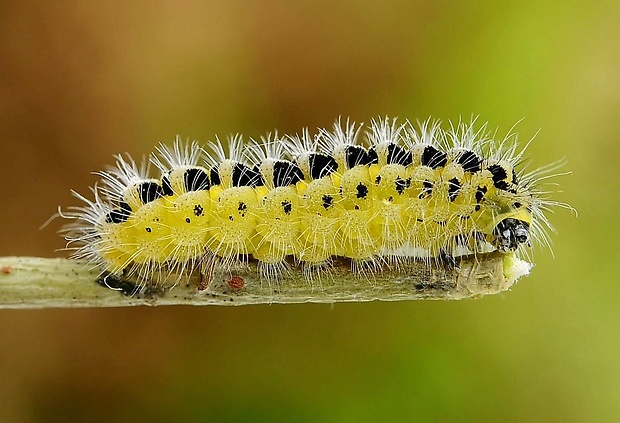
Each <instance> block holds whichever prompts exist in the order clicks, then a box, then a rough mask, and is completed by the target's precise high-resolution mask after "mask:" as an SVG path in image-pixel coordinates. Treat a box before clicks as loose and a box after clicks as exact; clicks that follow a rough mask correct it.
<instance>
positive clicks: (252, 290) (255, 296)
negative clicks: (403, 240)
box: [0, 252, 531, 309]
mask: <svg viewBox="0 0 620 423" xmlns="http://www.w3.org/2000/svg"><path fill="white" fill-rule="evenodd" d="M530 267H531V265H530V264H529V263H526V262H524V261H522V260H520V259H517V258H516V257H514V255H512V254H504V253H500V252H493V253H488V254H479V255H478V256H477V257H465V258H463V259H462V260H460V262H459V263H458V266H457V267H456V268H454V269H446V268H442V267H432V268H429V266H428V265H427V264H424V263H421V262H414V263H411V264H408V265H406V266H404V267H401V268H399V269H398V270H397V271H396V270H386V271H382V272H379V273H375V274H370V275H368V274H366V275H364V276H359V275H356V274H354V273H352V272H351V270H350V263H349V262H346V261H344V260H343V261H337V262H335V263H334V267H333V269H331V270H330V271H329V272H328V273H326V274H323V275H321V276H320V277H317V275H315V277H314V278H312V279H309V278H308V275H307V274H304V273H303V270H302V269H301V268H299V267H295V266H293V267H291V269H290V270H289V271H288V272H286V274H284V275H282V277H280V278H278V279H277V281H274V280H271V281H268V280H261V279H260V278H259V277H258V276H257V271H256V265H255V264H253V263H249V264H248V266H247V268H244V269H241V270H239V271H233V272H215V273H214V275H213V279H212V280H211V282H210V283H209V284H208V285H206V286H204V285H203V286H201V285H200V284H199V283H198V281H197V280H195V279H194V278H192V279H191V280H189V281H183V282H182V283H179V284H177V285H176V286H175V287H174V288H172V289H163V288H161V287H160V288H157V287H147V288H146V289H142V290H141V291H138V290H137V289H136V285H134V284H133V283H132V282H131V281H120V280H117V279H115V278H112V277H107V278H104V277H101V276H100V275H99V272H98V271H97V270H96V269H89V268H88V267H86V266H85V265H84V264H83V263H80V262H77V261H73V260H66V259H47V258H38V257H0V308H3V309H17V308H53V307H124V306H136V305H149V306H154V305H181V304H182V305H246V304H273V303H306V302H312V303H333V302H364V301H375V300H380V301H401V300H421V299H434V300H459V299H463V298H473V297H480V296H483V295H489V294H497V293H500V292H503V291H506V290H508V289H509V288H510V287H511V286H512V285H513V284H514V283H515V282H516V281H517V280H518V279H519V278H520V277H521V276H524V275H527V274H528V273H529V270H530ZM196 279H197V278H196ZM106 285H107V286H106ZM110 288H113V289H110Z"/></svg>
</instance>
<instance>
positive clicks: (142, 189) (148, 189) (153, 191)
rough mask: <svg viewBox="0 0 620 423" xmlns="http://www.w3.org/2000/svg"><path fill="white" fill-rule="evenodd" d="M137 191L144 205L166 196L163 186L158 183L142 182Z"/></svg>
mask: <svg viewBox="0 0 620 423" xmlns="http://www.w3.org/2000/svg"><path fill="white" fill-rule="evenodd" d="M137 189H138V195H139V196H140V201H141V202H142V204H148V203H150V202H151V201H155V200H157V199H158V198H161V197H163V195H164V193H163V190H162V188H161V186H160V185H159V184H158V183H157V182H151V181H148V182H142V183H141V184H139V185H138V187H137Z"/></svg>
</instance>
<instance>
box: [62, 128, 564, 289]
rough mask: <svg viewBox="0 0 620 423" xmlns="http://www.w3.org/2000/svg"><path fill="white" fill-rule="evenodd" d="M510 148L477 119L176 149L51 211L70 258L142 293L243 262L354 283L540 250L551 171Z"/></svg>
mask: <svg viewBox="0 0 620 423" xmlns="http://www.w3.org/2000/svg"><path fill="white" fill-rule="evenodd" d="M516 138H517V137H516V135H515V134H513V133H512V132H511V133H510V134H509V135H507V136H506V137H505V138H504V139H502V140H499V141H496V140H494V139H493V134H492V133H490V132H489V131H487V129H486V125H482V126H481V127H480V128H478V129H475V120H474V121H472V122H471V123H463V122H458V123H454V124H450V125H449V126H448V129H443V128H442V126H441V125H440V123H439V122H434V121H431V120H427V121H425V122H422V123H419V124H417V125H413V124H410V123H409V122H405V123H404V124H399V123H397V121H396V119H389V118H387V117H386V118H381V119H376V120H373V121H372V122H371V124H370V125H369V126H368V127H364V126H362V125H356V124H354V123H351V122H349V121H346V122H342V121H338V122H337V123H336V124H335V125H334V127H333V129H332V130H326V129H319V130H318V132H317V133H316V134H314V135H311V134H310V132H309V131H308V130H304V131H302V132H301V134H298V135H295V136H286V135H285V136H281V135H278V134H277V133H276V134H271V135H268V136H266V137H262V138H260V139H258V140H250V142H249V143H247V144H244V143H243V142H242V138H241V136H238V135H237V136H233V137H229V139H228V140H227V142H225V143H223V142H221V141H220V140H219V139H217V138H216V141H215V142H209V143H207V144H206V146H205V147H204V148H203V147H201V146H200V145H199V144H198V143H197V142H182V141H180V140H179V139H177V140H176V142H174V143H173V145H172V146H166V145H160V146H159V147H158V148H157V151H156V153H154V154H153V155H151V157H150V159H149V160H148V161H144V162H143V163H140V164H137V163H136V162H135V161H134V160H133V159H131V157H129V156H121V155H119V156H117V157H116V165H115V166H114V167H111V168H109V169H108V170H106V171H103V172H98V175H99V176H100V177H101V181H100V183H98V184H95V186H94V187H92V188H91V191H92V193H93V195H94V199H88V198H86V197H84V196H82V195H80V194H78V193H76V192H74V195H75V196H76V197H77V198H79V199H80V200H82V201H83V202H84V203H85V205H83V206H80V207H70V208H69V210H68V211H61V212H60V215H61V216H62V217H65V218H68V219H71V220H73V222H72V223H70V224H69V225H67V226H66V227H65V228H64V229H63V234H64V236H65V238H66V239H67V241H68V246H67V248H68V249H70V250H72V251H73V253H72V257H74V258H78V259H83V260H87V261H88V262H89V263H91V264H93V265H96V266H98V267H99V268H100V269H101V272H102V273H111V274H115V275H121V274H125V275H127V274H131V275H133V276H134V277H136V278H137V279H138V280H140V281H142V283H145V284H148V283H158V281H159V279H160V276H158V275H161V274H162V272H163V273H166V272H168V273H172V272H174V273H175V274H177V275H181V276H180V277H182V275H184V274H188V273H190V272H194V271H196V269H199V271H200V272H201V273H202V274H206V275H208V274H209V273H210V271H211V270H213V268H214V267H218V268H219V269H221V268H225V269H234V268H235V267H236V266H242V265H243V264H244V263H246V262H247V261H248V260H256V261H258V269H259V271H260V276H261V277H263V278H267V279H277V278H278V276H279V275H280V274H281V273H282V272H283V271H286V269H287V268H288V267H289V266H303V268H304V270H305V271H307V273H308V274H313V273H320V272H323V271H328V270H329V266H330V263H331V262H332V260H333V259H334V258H336V257H344V258H347V259H349V260H351V263H352V271H353V272H361V273H365V272H369V271H372V272H374V271H380V269H381V268H383V267H385V266H388V267H390V268H391V269H393V268H396V269H398V267H399V264H402V263H403V262H406V261H409V260H424V261H426V262H427V263H428V264H429V266H431V265H439V266H444V265H446V266H450V265H454V264H455V263H456V261H455V257H459V256H461V255H470V254H479V253H484V252H489V251H493V250H503V251H522V250H524V248H525V247H529V246H531V244H532V242H534V243H538V244H542V245H546V246H549V241H548V236H547V234H548V232H549V231H550V230H552V227H551V225H550V223H549V221H548V219H547V217H546V214H547V212H549V211H550V209H551V208H552V207H554V206H558V205H561V204H560V203H557V202H555V201H552V200H550V199H549V198H548V194H549V193H548V192H547V191H544V190H543V189H542V188H541V181H543V180H545V179H547V178H548V177H549V176H554V175H552V174H551V171H552V170H553V169H554V168H555V167H553V166H547V167H546V168H542V169H540V168H539V169H536V170H534V171H530V172H526V171H524V170H523V169H522V168H523V154H524V151H525V149H526V147H527V144H526V146H525V147H523V148H521V149H519V147H518V142H517V139H516ZM226 144H228V145H227V147H226ZM528 144H529V143H528ZM152 167H154V168H156V170H157V171H158V172H157V174H156V175H155V174H154V173H152V172H151V171H152V170H153V169H151V168H152Z"/></svg>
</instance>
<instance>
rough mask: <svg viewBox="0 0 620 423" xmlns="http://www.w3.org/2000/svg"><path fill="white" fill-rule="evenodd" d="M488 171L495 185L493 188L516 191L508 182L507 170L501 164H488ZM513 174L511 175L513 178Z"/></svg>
mask: <svg viewBox="0 0 620 423" xmlns="http://www.w3.org/2000/svg"><path fill="white" fill-rule="evenodd" d="M489 172H491V174H492V175H493V185H495V188H497V189H501V190H504V191H508V192H511V193H513V194H516V193H517V191H516V190H515V189H513V188H512V187H511V186H510V184H509V183H508V181H507V179H508V172H507V171H506V169H504V167H503V166H500V165H497V164H495V165H492V166H489ZM514 176H515V175H513V179H514Z"/></svg>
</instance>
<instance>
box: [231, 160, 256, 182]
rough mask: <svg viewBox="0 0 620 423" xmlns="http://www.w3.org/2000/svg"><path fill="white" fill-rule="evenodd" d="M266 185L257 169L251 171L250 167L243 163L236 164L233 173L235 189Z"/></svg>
mask: <svg viewBox="0 0 620 423" xmlns="http://www.w3.org/2000/svg"><path fill="white" fill-rule="evenodd" d="M261 185H264V181H263V178H262V176H261V174H260V172H259V171H258V169H257V168H256V167H255V168H254V169H251V168H250V167H249V166H247V165H245V164H243V163H239V162H237V163H235V165H234V167H233V171H232V186H233V187H252V188H254V187H257V186H261Z"/></svg>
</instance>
